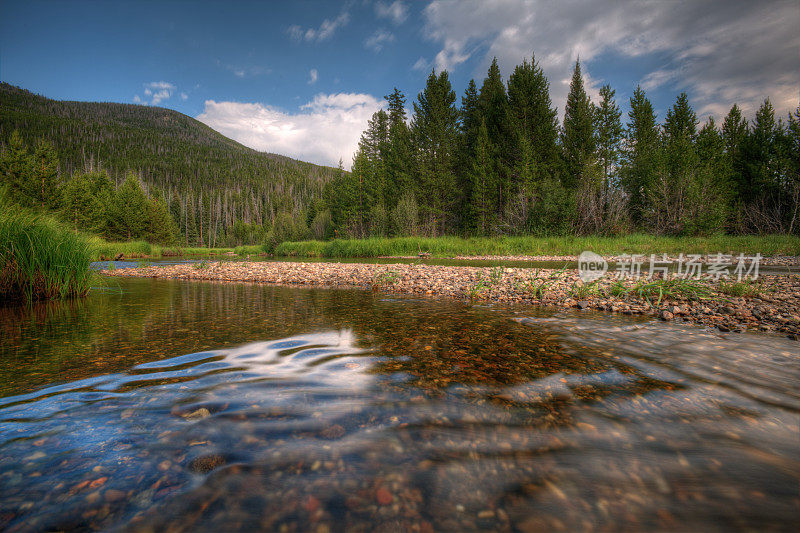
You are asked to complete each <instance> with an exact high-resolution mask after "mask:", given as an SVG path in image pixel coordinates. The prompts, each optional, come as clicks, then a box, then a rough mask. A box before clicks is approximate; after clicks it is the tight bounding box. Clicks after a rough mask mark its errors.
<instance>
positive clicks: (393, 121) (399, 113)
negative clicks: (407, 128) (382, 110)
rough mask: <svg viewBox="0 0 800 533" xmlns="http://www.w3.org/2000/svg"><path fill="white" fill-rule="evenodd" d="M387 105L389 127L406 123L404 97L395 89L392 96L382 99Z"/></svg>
mask: <svg viewBox="0 0 800 533" xmlns="http://www.w3.org/2000/svg"><path fill="white" fill-rule="evenodd" d="M383 98H384V99H385V100H386V102H387V103H388V104H389V105H388V107H389V127H390V128H391V127H392V126H397V125H399V124H401V123H403V124H405V122H406V107H405V106H406V97H405V95H404V94H403V93H402V92H401V91H400V90H399V89H398V88H397V87H395V88H394V90H393V91H392V94H390V95H387V96H384V97H383Z"/></svg>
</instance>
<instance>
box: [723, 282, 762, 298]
mask: <svg viewBox="0 0 800 533" xmlns="http://www.w3.org/2000/svg"><path fill="white" fill-rule="evenodd" d="M719 292H720V293H722V294H727V295H728V296H744V297H746V298H752V297H754V296H758V295H759V294H760V293H761V290H760V288H759V287H758V284H757V283H756V282H754V281H752V280H749V279H748V280H744V281H725V280H720V282H719Z"/></svg>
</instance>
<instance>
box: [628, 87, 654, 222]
mask: <svg viewBox="0 0 800 533" xmlns="http://www.w3.org/2000/svg"><path fill="white" fill-rule="evenodd" d="M630 106H631V109H630V111H629V112H628V127H627V131H626V132H625V141H626V143H625V145H626V149H625V151H624V153H623V164H624V165H623V168H622V171H621V173H620V174H621V176H620V178H621V180H620V181H621V185H622V187H623V189H624V190H625V192H626V193H627V195H628V206H629V211H630V215H631V218H632V219H633V222H634V224H636V225H641V224H642V223H643V221H644V219H645V216H646V214H647V213H648V211H649V207H650V206H649V200H648V197H647V191H648V190H650V188H651V186H652V184H653V182H654V181H655V179H656V175H657V173H658V169H659V165H660V160H661V149H660V141H659V133H658V125H657V123H656V114H655V111H653V104H651V103H650V100H648V98H647V96H646V95H645V92H644V90H643V89H642V88H641V87H639V86H637V87H636V90H635V91H634V93H633V96H631V98H630Z"/></svg>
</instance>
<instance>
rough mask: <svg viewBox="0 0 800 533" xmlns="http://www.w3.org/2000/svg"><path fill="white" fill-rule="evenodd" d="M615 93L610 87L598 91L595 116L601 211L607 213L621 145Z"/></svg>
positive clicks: (621, 130) (604, 86)
mask: <svg viewBox="0 0 800 533" xmlns="http://www.w3.org/2000/svg"><path fill="white" fill-rule="evenodd" d="M615 93H616V91H614V90H613V89H611V86H610V85H603V87H602V88H601V89H600V105H599V106H598V107H597V113H596V114H595V122H596V125H595V131H596V132H597V139H596V144H597V157H598V160H599V162H600V165H601V166H602V167H603V210H604V211H607V209H608V201H609V196H608V195H609V187H610V186H611V184H612V178H613V177H614V176H615V175H616V173H617V169H618V167H619V162H620V153H621V143H622V134H623V129H622V121H621V120H620V117H621V116H622V112H621V111H620V110H619V106H617V103H616V102H615V101H614V94H615Z"/></svg>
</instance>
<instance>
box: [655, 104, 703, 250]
mask: <svg viewBox="0 0 800 533" xmlns="http://www.w3.org/2000/svg"><path fill="white" fill-rule="evenodd" d="M696 136H697V115H696V114H695V112H694V110H693V109H692V107H691V105H689V98H688V96H687V95H686V93H681V94H680V95H678V98H677V99H676V100H675V104H674V105H673V106H672V108H670V110H669V111H668V112H667V118H666V120H665V121H664V151H665V152H664V156H665V167H664V171H663V172H662V173H660V175H659V178H658V180H657V181H656V183H654V184H653V185H652V187H651V189H650V191H649V195H650V198H651V201H652V203H653V207H654V214H655V219H654V220H653V227H654V228H655V229H656V231H658V232H665V233H673V234H677V233H681V232H683V231H685V230H686V228H685V224H686V220H685V215H686V213H687V211H688V209H689V201H690V200H689V195H688V191H689V188H690V186H691V184H692V181H693V180H694V179H695V170H696V167H697V164H698V157H697V150H696V145H695V141H696Z"/></svg>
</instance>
